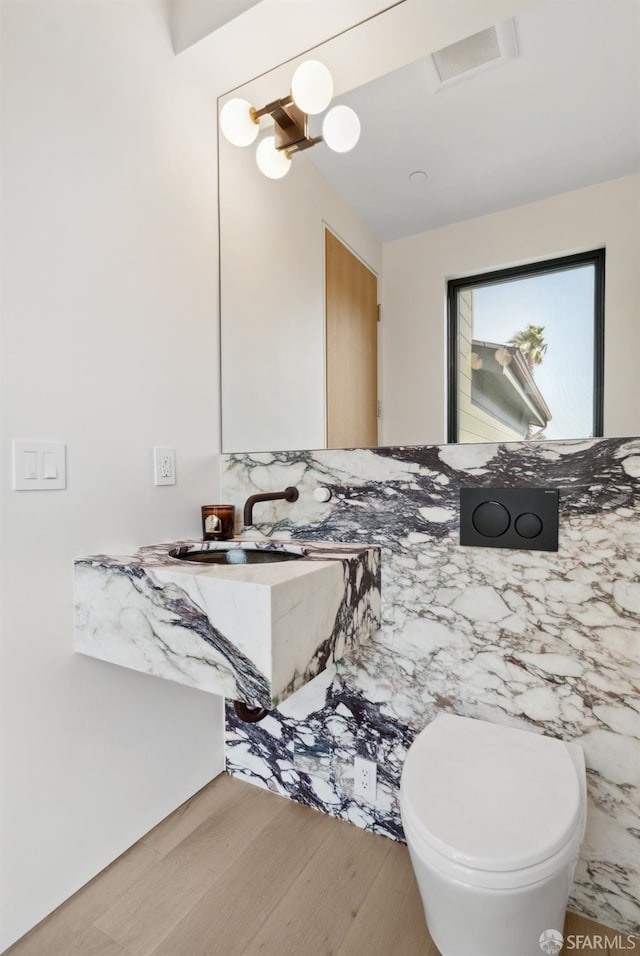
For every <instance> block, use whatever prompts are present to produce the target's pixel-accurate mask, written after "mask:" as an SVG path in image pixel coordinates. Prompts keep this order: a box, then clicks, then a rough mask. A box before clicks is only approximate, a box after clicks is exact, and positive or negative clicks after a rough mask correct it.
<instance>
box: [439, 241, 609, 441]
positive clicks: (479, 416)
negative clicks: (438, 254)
mask: <svg viewBox="0 0 640 956" xmlns="http://www.w3.org/2000/svg"><path fill="white" fill-rule="evenodd" d="M604 267H605V250H604V249H597V250H594V251H593V252H587V253H580V254H578V255H575V256H565V257H563V258H561V259H553V260H551V261H547V262H537V263H533V264H530V265H525V266H520V267H518V268H515V269H504V270H501V271H500V272H491V273H485V274H484V275H480V276H469V277H468V278H466V279H460V280H452V281H451V282H449V289H448V316H449V344H450V354H449V377H450V380H449V408H448V418H449V429H448V432H449V440H450V441H453V442H482V441H491V442H503V441H528V440H533V441H541V440H543V439H550V440H552V439H555V440H558V439H571V438H594V437H597V436H599V435H602V397H603V390H602V384H603V383H602V378H603V354H602V349H603V344H604Z"/></svg>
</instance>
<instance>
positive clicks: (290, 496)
mask: <svg viewBox="0 0 640 956" xmlns="http://www.w3.org/2000/svg"><path fill="white" fill-rule="evenodd" d="M299 497H300V495H299V493H298V489H297V488H294V487H293V486H292V485H289V487H288V488H285V489H284V491H264V492H262V494H259V495H250V496H249V497H248V498H247V500H246V501H245V503H244V518H243V521H244V526H245V528H249V527H250V526H251V525H252V524H253V506H254V505H255V504H256V502H258V501H279V500H280V499H281V498H282V499H283V500H284V501H297V500H298V498H299Z"/></svg>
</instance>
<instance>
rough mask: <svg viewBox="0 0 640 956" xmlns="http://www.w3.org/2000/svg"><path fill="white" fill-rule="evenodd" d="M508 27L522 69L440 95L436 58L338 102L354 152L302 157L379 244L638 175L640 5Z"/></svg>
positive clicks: (539, 17)
mask: <svg viewBox="0 0 640 956" xmlns="http://www.w3.org/2000/svg"><path fill="white" fill-rule="evenodd" d="M514 23H515V31H516V37H517V46H518V52H519V55H518V56H517V57H516V58H515V59H511V60H505V61H504V62H501V63H499V64H498V65H497V66H492V67H490V68H486V69H484V70H482V71H479V72H476V73H475V74H469V76H468V77H467V78H465V79H459V80H458V81H456V82H454V83H453V84H451V85H450V86H442V87H440V89H439V90H437V91H434V84H433V82H432V79H431V78H432V75H433V69H432V67H431V66H430V63H429V62H428V61H430V60H431V57H430V56H428V57H425V58H424V59H423V60H419V61H417V62H414V63H411V64H410V65H408V66H406V67H403V68H402V69H400V70H397V71H395V72H394V73H389V74H388V75H386V76H383V77H381V78H380V79H377V80H374V81H373V82H371V83H367V84H366V85H365V86H362V87H360V88H358V89H356V90H353V91H351V92H350V93H347V94H345V95H343V96H340V97H339V102H342V103H347V104H348V105H350V106H352V107H353V108H354V109H355V110H356V112H357V113H358V115H359V117H360V120H361V123H362V135H361V139H360V142H359V143H358V145H357V147H356V148H355V149H354V150H353V151H352V152H351V153H348V154H336V153H332V152H331V150H329V149H328V148H327V147H325V146H318V147H316V148H314V149H313V150H309V152H308V153H306V154H305V156H306V157H308V158H309V160H311V161H312V162H314V164H315V165H316V166H317V167H318V168H319V169H320V170H321V171H322V173H323V174H324V175H325V176H326V178H327V179H328V180H329V181H330V182H331V183H332V185H333V186H334V188H335V189H336V191H337V192H338V193H339V194H340V195H342V196H343V197H344V198H345V199H346V200H347V201H348V202H349V203H350V205H351V206H352V207H353V208H354V209H355V210H356V211H357V212H358V213H359V215H360V216H361V217H362V218H363V219H364V220H365V221H366V222H367V223H368V224H369V225H370V227H371V229H372V230H373V231H374V233H375V234H376V235H377V236H378V238H380V239H381V240H391V239H397V238H400V237H402V236H406V235H411V234H413V233H416V232H422V231H425V230H428V229H435V228H438V227H440V226H444V225H448V224H450V223H454V222H459V221H462V220H465V219H470V218H473V217H476V216H481V215H485V214H487V213H491V212H495V211H498V210H501V209H506V208H510V207H512V206H517V205H521V204H523V203H527V202H532V201H535V200H539V199H543V198H546V197H549V196H552V195H556V194H559V193H563V192H567V191H569V190H572V189H578V188H581V187H584V186H589V185H593V184H595V183H598V182H603V181H605V180H608V179H614V178H617V177H620V176H625V175H628V174H630V173H633V172H637V171H640V2H639V0H546V2H543V3H540V4H538V5H536V6H534V7H532V8H529V9H526V10H524V11H522V12H521V13H520V14H519V15H518V16H517V17H516V18H515V20H514ZM425 49H429V45H428V41H427V40H425ZM416 170H422V171H424V172H425V173H426V174H427V178H426V180H424V181H422V182H413V181H410V180H409V176H410V174H411V173H412V172H414V171H416ZM639 212H640V210H639Z"/></svg>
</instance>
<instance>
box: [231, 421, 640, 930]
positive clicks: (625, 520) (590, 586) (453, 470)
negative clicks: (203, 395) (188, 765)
mask: <svg viewBox="0 0 640 956" xmlns="http://www.w3.org/2000/svg"><path fill="white" fill-rule="evenodd" d="M223 467H224V476H223V487H224V497H225V500H229V501H231V502H234V501H236V502H240V501H243V500H244V499H245V498H246V497H247V495H249V494H252V493H253V492H256V491H262V490H265V489H266V488H269V487H284V486H285V485H288V484H295V485H296V486H297V487H298V488H299V490H300V498H299V500H298V501H297V502H295V503H294V504H292V505H288V506H287V509H286V511H284V510H283V509H278V508H277V507H275V506H265V510H264V511H261V514H260V517H262V516H263V515H264V516H265V518H266V521H265V523H264V524H262V525H260V529H261V531H262V533H265V532H266V531H267V530H268V531H269V533H275V534H277V535H278V536H284V535H288V536H289V537H291V538H293V539H296V538H297V537H298V536H300V537H301V538H304V539H305V540H309V539H314V538H315V537H316V536H317V537H318V538H321V539H322V540H331V539H332V538H334V537H335V538H343V537H345V538H348V539H349V540H350V541H369V542H372V543H376V544H379V545H380V546H381V547H382V549H383V566H382V595H383V602H382V620H383V627H382V629H381V630H380V631H379V632H378V633H377V634H376V636H375V637H374V639H373V640H372V641H371V642H370V643H368V644H367V645H365V646H363V647H361V648H359V649H358V651H357V653H355V654H353V655H351V656H350V657H348V658H344V659H343V660H341V661H338V662H337V663H336V665H335V666H332V667H330V668H327V670H326V671H325V672H324V673H323V674H322V675H320V676H319V677H317V678H316V679H315V680H313V681H311V682H310V683H309V684H307V685H306V686H305V687H303V688H302V689H301V690H300V691H299V692H298V693H297V694H294V695H293V696H292V697H290V698H289V699H288V700H287V701H286V702H285V703H284V704H283V705H282V706H281V707H279V708H278V709H276V710H274V711H273V712H272V713H271V714H270V715H269V716H268V717H267V718H266V719H265V720H264V721H262V723H261V724H258V725H248V724H247V725H241V724H240V723H239V722H238V721H237V720H236V718H235V715H234V714H233V713H229V714H228V734H227V761H228V769H229V771H230V772H231V773H233V774H235V775H238V776H242V777H243V778H244V779H246V780H251V781H252V782H254V783H256V784H258V785H260V786H265V787H268V788H269V789H272V790H275V791H278V792H281V793H285V794H287V795H288V796H290V797H292V798H293V799H296V800H300V801H301V802H303V803H309V804H311V805H313V806H316V807H318V808H320V809H323V810H325V811H326V812H328V813H331V814H334V815H336V816H340V817H343V818H344V819H348V820H350V821H351V822H353V823H355V824H357V825H358V826H361V827H365V828H366V829H371V830H374V831H376V832H380V833H385V834H387V835H388V836H390V837H393V838H396V839H402V838H403V833H402V827H401V822H400V816H399V812H398V804H397V797H398V790H399V783H400V774H401V771H402V764H403V762H404V757H405V754H406V751H407V748H408V747H409V746H410V744H411V742H412V741H413V739H414V737H415V735H416V734H417V733H418V732H419V731H420V730H422V729H423V727H424V726H426V724H428V723H429V721H431V720H432V719H433V717H434V716H435V714H436V713H438V712H439V711H441V710H444V711H448V712H450V713H457V714H461V715H462V716H467V717H478V718H481V719H483V720H488V721H494V722H496V723H502V724H507V725H511V726H514V727H523V728H528V729H533V730H536V731H538V732H540V733H546V734H549V735H551V736H555V737H559V738H561V739H563V740H567V741H575V742H577V743H579V744H580V745H581V746H582V747H583V749H584V752H585V757H586V763H587V772H588V791H589V810H588V821H587V832H586V836H585V840H584V844H583V847H582V851H581V857H580V861H579V864H578V868H577V871H576V880H575V886H574V893H573V900H572V908H574V909H577V910H578V912H581V913H584V914H585V915H587V916H590V917H592V918H594V919H597V920H599V921H601V922H602V923H604V924H605V925H608V926H611V927H613V928H617V929H619V930H620V931H626V932H630V933H638V932H639V931H640V439H596V440H589V441H577V442H544V443H539V444H538V443H535V442H523V443H514V444H503V445H496V444H486V445H443V446H420V447H406V448H380V449H355V450H350V451H339V450H335V451H334V450H327V451H315V452H311V451H309V452H306V451H303V452H276V453H269V452H265V453H262V454H247V455H239V454H236V455H228V456H225V457H224V462H223ZM318 485H325V486H327V487H328V488H330V489H331V492H332V495H333V497H332V500H331V501H330V502H328V503H318V502H316V501H315V500H314V498H313V491H314V489H315V488H316V487H317V486H318ZM476 486H483V487H492V486H493V487H499V488H509V487H526V486H529V487H546V488H552V489H557V490H558V491H559V493H560V505H559V521H560V527H559V549H558V551H557V553H555V552H536V551H518V550H495V549H490V548H476V547H461V546H460V543H459V518H458V508H459V489H460V488H461V487H476ZM304 748H306V750H307V752H309V753H313V752H314V751H316V752H317V753H318V754H319V755H320V756H322V755H327V754H329V755H330V757H329V764H330V766H329V769H328V770H327V768H326V762H327V759H326V756H325V758H324V763H323V764H322V768H321V769H322V772H321V773H320V772H318V771H317V770H316V771H314V770H313V767H312V764H310V763H309V762H307V761H303V760H300V759H298V757H297V754H298V753H299V752H301V751H303V749H304ZM356 754H361V755H363V756H366V757H368V758H369V759H371V760H375V761H376V762H377V764H378V794H377V800H376V802H375V804H373V805H372V804H370V803H367V802H366V801H364V800H361V799H360V798H358V797H356V796H355V795H354V793H353V758H354V756H355V755H356Z"/></svg>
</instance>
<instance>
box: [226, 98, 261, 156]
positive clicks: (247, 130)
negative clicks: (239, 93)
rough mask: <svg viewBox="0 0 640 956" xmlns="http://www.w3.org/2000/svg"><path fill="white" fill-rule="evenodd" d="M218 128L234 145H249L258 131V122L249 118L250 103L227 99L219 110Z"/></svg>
mask: <svg viewBox="0 0 640 956" xmlns="http://www.w3.org/2000/svg"><path fill="white" fill-rule="evenodd" d="M220 129H221V130H222V132H223V134H224V136H225V138H226V139H228V140H229V142H230V143H232V144H233V145H234V146H250V145H251V143H253V142H254V141H255V139H256V136H257V135H258V133H259V132H260V124H259V123H255V122H254V121H253V120H252V118H251V103H249V102H248V101H247V100H241V99H235V100H229V101H228V102H227V103H225V104H224V106H223V107H222V110H221V111H220Z"/></svg>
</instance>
